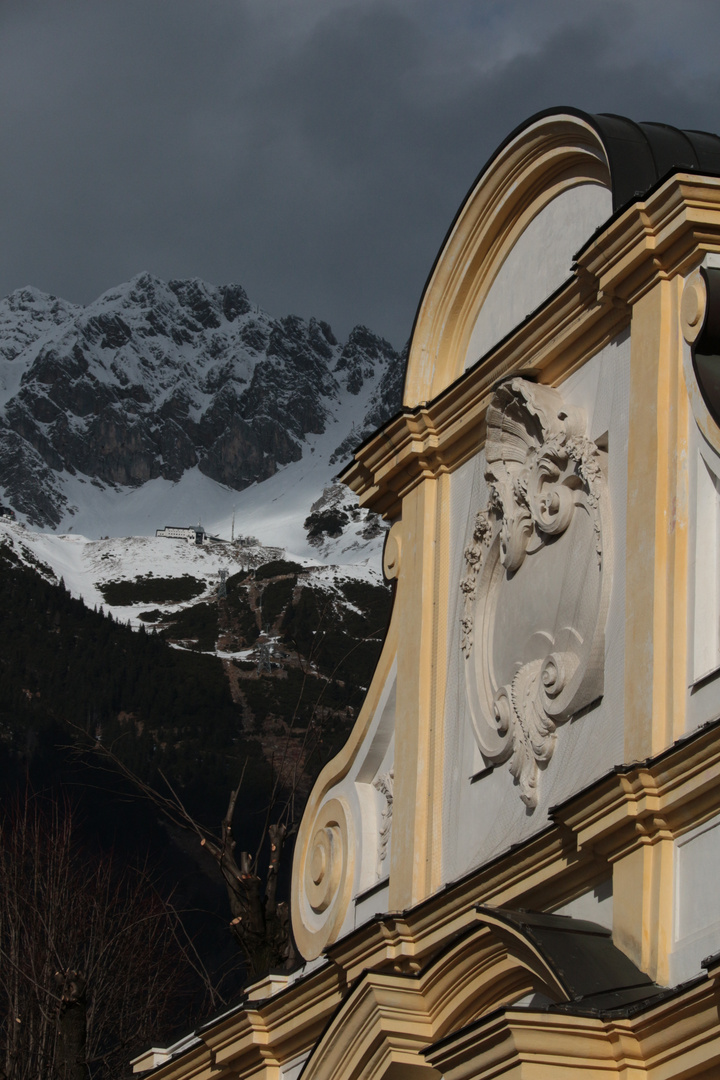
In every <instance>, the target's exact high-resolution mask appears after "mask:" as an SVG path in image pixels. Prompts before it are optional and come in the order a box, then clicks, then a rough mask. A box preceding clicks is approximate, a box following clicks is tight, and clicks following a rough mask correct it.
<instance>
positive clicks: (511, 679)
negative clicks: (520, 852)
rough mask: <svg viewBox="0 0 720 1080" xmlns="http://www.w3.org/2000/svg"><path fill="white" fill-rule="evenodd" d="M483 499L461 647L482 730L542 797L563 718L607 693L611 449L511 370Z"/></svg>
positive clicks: (576, 415)
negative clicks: (606, 461)
mask: <svg viewBox="0 0 720 1080" xmlns="http://www.w3.org/2000/svg"><path fill="white" fill-rule="evenodd" d="M485 455H486V464H487V469H486V473H485V476H486V480H487V482H488V485H489V494H488V500H487V505H486V506H485V507H483V508H481V509H480V510H479V511H478V513H477V514H476V517H475V521H474V526H473V533H472V537H471V540H470V543H469V544H468V546H467V547H466V549H465V553H464V555H465V564H466V572H465V576H464V577H463V579H462V581H461V584H460V589H461V592H462V595H463V610H462V615H461V648H462V651H463V654H464V656H465V660H466V686H467V689H468V698H469V702H470V709H471V714H472V718H473V726H474V730H475V735H476V738H477V741H478V744H479V746H480V749H481V751H482V753H483V755H484V756H485V757H486V759H487V760H489V761H490V762H492V763H494V764H500V763H502V762H504V761H508V762H509V768H510V772H511V774H512V776H513V778H514V779H515V782H516V783H517V784H518V787H519V790H520V796H521V798H522V800H523V802H524V803H525V804H526V805H527V806H528V807H534V806H536V805H537V800H538V779H539V774H540V771H541V769H542V768H544V767H545V766H546V765H547V763H548V762H549V761H550V759H551V758H552V754H553V750H554V748H555V743H556V738H557V725H558V724H559V723H561V722H563V721H565V720H567V719H569V718H570V716H572V715H574V714H575V713H576V712H577V711H578V710H579V709H581V708H583V707H584V706H586V705H588V704H589V703H590V702H591V701H592V700H594V699H596V698H597V697H599V696H600V694H601V693H602V677H603V649H602V642H603V627H604V617H605V612H606V607H607V594H608V587H609V572H608V571H609V567H608V559H607V552H606V550H604V549H605V548H606V547H607V543H608V541H607V537H606V535H605V534H606V532H607V529H604V527H603V518H604V517H606V516H607V507H606V502H607V498H606V493H605V476H604V470H603V461H602V458H603V454H602V452H601V451H600V450H599V449H598V447H597V446H596V445H595V443H593V442H592V441H591V440H590V439H588V438H587V436H586V431H585V417H584V414H583V413H582V411H581V410H580V409H577V408H574V407H571V406H568V405H566V404H565V403H564V401H563V399H562V397H561V396H560V394H559V393H558V391H557V390H554V389H553V388H552V387H547V386H542V385H538V384H535V383H531V382H528V381H527V380H525V379H521V378H514V379H512V380H510V381H509V382H507V383H504V384H502V385H501V386H500V387H499V388H498V390H497V391H496V393H495V395H494V398H493V401H492V403H491V405H490V407H489V409H488V414H487V440H486V445H485Z"/></svg>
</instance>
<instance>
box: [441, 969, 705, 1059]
mask: <svg viewBox="0 0 720 1080" xmlns="http://www.w3.org/2000/svg"><path fill="white" fill-rule="evenodd" d="M719 996H720V988H719V987H718V983H717V979H716V977H715V972H714V971H712V972H711V973H710V975H709V977H708V978H705V979H703V980H702V981H699V982H698V983H697V984H695V985H693V986H690V987H689V988H687V989H686V990H685V991H684V992H683V993H682V994H679V995H673V996H672V997H670V998H668V1000H666V1001H664V1002H661V1003H660V1004H659V1005H655V1006H654V1007H653V1008H651V1009H646V1010H644V1011H642V1012H640V1013H638V1014H636V1015H633V1016H630V1017H626V1018H625V1017H618V1018H616V1019H613V1018H612V1016H608V1015H607V1014H606V1015H604V1016H603V1015H591V1014H590V1010H588V1014H587V1015H562V1014H558V1013H555V1014H552V1013H543V1012H539V1011H537V1010H535V1009H517V1008H512V1007H510V1008H505V1009H502V1010H501V1011H500V1012H499V1013H497V1014H494V1015H493V1016H491V1017H489V1018H488V1020H487V1021H483V1020H481V1021H479V1022H478V1023H476V1024H473V1025H469V1026H468V1027H466V1028H464V1029H462V1030H460V1031H457V1032H456V1033H454V1034H453V1035H452V1036H451V1037H450V1038H447V1039H445V1040H443V1041H442V1042H439V1043H438V1044H437V1045H435V1046H431V1047H430V1048H429V1049H428V1050H427V1051H426V1053H425V1057H426V1059H427V1060H428V1062H429V1063H430V1064H432V1065H434V1067H435V1068H436V1069H437V1070H438V1072H440V1073H441V1074H442V1076H443V1077H444V1080H490V1078H495V1077H498V1076H502V1077H503V1078H504V1080H550V1078H552V1080H556V1078H557V1080H576V1078H577V1077H580V1076H582V1077H585V1076H593V1077H597V1078H598V1080H602V1078H605V1077H607V1078H608V1080H609V1078H610V1077H618V1078H622V1080H690V1078H691V1077H692V1078H693V1080H714V1078H715V1077H717V1075H718V1067H719V1064H720V1041H719V1036H720V1022H719V1021H718V1003H719Z"/></svg>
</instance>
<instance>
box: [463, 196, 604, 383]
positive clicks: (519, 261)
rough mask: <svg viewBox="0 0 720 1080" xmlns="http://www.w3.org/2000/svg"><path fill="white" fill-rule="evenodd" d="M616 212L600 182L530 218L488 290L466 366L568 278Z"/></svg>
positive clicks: (554, 201)
mask: <svg viewBox="0 0 720 1080" xmlns="http://www.w3.org/2000/svg"><path fill="white" fill-rule="evenodd" d="M611 214H612V195H611V193H610V191H609V190H608V189H607V188H605V187H602V186H601V185H600V184H580V185H578V186H577V187H573V188H569V189H568V190H567V191H564V192H563V193H562V194H561V195H558V196H557V198H555V199H553V200H552V201H551V202H550V203H548V205H547V206H546V207H545V208H544V209H543V210H541V211H540V213H539V214H536V216H535V217H534V218H533V219H532V221H531V222H530V224H529V225H528V227H527V228H526V229H525V230H524V232H523V233H522V235H521V236H520V237H519V239H518V240H517V242H516V243H515V244H514V245H513V247H512V249H511V251H510V253H509V254H508V256H507V258H506V259H505V262H504V263H503V264H502V266H501V267H500V269H499V271H498V273H497V275H496V277H495V280H494V281H493V283H492V285H491V286H490V290H489V292H488V295H487V297H486V298H485V303H484V304H483V306H482V308H481V310H480V313H479V315H478V318H477V321H476V323H475V327H474V329H473V332H472V336H471V338H470V345H469V347H468V352H467V357H466V361H465V367H466V368H468V367H470V366H471V365H472V364H474V363H475V361H476V360H479V359H480V357H481V356H484V355H485V353H486V352H487V351H488V350H489V349H491V348H492V346H493V345H496V344H497V343H498V341H500V340H501V339H502V338H503V337H505V335H506V334H507V333H509V331H510V330H512V329H513V327H515V326H517V325H518V323H521V322H522V321H523V319H524V318H525V317H526V315H529V314H530V312H531V311H534V310H535V308H537V307H539V305H540V304H542V302H543V301H544V300H547V298H548V296H551V295H552V293H554V292H555V290H556V289H557V288H559V287H560V285H562V284H563V282H564V281H566V280H567V279H568V278H569V277H570V271H571V267H572V263H573V257H574V255H575V253H576V252H577V251H579V249H580V248H581V247H582V245H583V244H584V243H585V242H586V241H587V239H588V237H589V236H592V234H593V232H594V231H595V229H597V228H598V226H600V225H602V223H603V222H604V221H606V220H607V219H608V218H609V217H610V215H611Z"/></svg>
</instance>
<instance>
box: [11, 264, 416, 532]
mask: <svg viewBox="0 0 720 1080" xmlns="http://www.w3.org/2000/svg"><path fill="white" fill-rule="evenodd" d="M403 374H404V363H403V358H402V357H401V356H400V355H399V354H398V353H397V352H395V350H394V349H393V348H392V347H391V346H390V345H389V344H388V342H386V341H383V340H382V339H381V338H379V337H377V336H376V335H375V334H373V333H371V331H369V330H367V329H366V328H364V327H356V328H355V329H354V330H353V331H352V333H351V334H350V337H349V338H348V340H347V341H346V342H344V343H343V342H339V341H337V339H336V338H335V336H334V335H333V332H332V330H331V329H330V327H329V326H328V324H327V323H325V322H321V321H317V320H315V319H310V320H309V321H305V320H303V319H300V318H298V317H297V316H293V315H290V316H287V317H285V318H281V319H273V318H271V317H270V316H269V315H267V314H265V313H264V312H263V311H260V310H259V309H258V308H257V307H256V306H255V305H253V304H251V302H250V300H249V299H248V297H247V295H246V294H245V292H244V290H243V289H242V288H241V287H240V286H238V285H225V286H219V287H216V286H212V285H208V284H206V283H205V282H202V281H198V280H191V281H170V282H167V283H165V282H163V281H160V280H159V279H157V278H154V277H152V276H151V275H149V274H140V275H138V276H137V277H135V278H133V279H132V280H131V281H130V282H128V283H126V284H124V285H121V286H119V287H118V288H116V289H112V290H110V291H109V292H107V293H105V294H104V295H103V296H101V297H100V298H99V299H98V300H96V301H95V302H94V303H93V304H90V305H88V306H87V307H80V306H77V305H73V304H69V303H67V302H65V301H63V300H59V299H57V298H55V297H51V296H48V295H46V294H44V293H41V292H39V291H38V290H36V289H31V288H28V289H22V290H18V291H17V292H14V293H12V294H11V295H10V296H8V297H7V298H6V299H5V300H3V301H2V302H0V488H2V489H3V490H4V500H3V501H5V502H6V503H9V504H10V505H12V506H13V508H14V509H15V510H16V511H18V512H20V513H21V514H24V515H25V516H26V517H27V519H28V521H29V522H30V523H31V524H35V525H40V526H46V527H47V526H50V527H52V526H53V525H56V524H58V522H59V521H60V519H61V517H62V513H63V509H64V506H65V505H66V501H67V500H66V496H65V494H64V490H63V478H64V477H65V478H67V476H68V475H70V476H74V475H77V474H81V475H82V476H84V477H87V478H88V479H89V480H90V481H91V482H92V483H94V484H96V485H100V486H108V487H110V486H118V485H119V486H128V487H137V486H139V485H142V484H143V483H145V482H146V481H148V480H151V479H154V478H156V477H164V478H165V479H167V480H178V479H180V477H181V476H182V475H183V473H184V472H185V471H186V470H188V469H191V468H194V467H197V468H198V469H199V470H200V471H201V472H202V473H204V474H205V475H206V476H209V477H211V478H212V479H214V480H216V481H218V482H219V483H222V484H225V485H227V486H228V487H230V488H234V489H235V490H238V491H240V490H242V489H243V488H245V487H247V486H248V485H250V484H252V483H253V482H255V481H261V480H263V479H266V478H267V477H269V476H271V475H273V473H275V472H276V470H277V469H278V467H279V466H281V465H284V464H287V463H288V462H291V461H297V460H299V459H300V458H301V457H302V455H303V452H304V451H305V450H306V443H305V439H306V436H307V435H309V434H311V433H315V434H318V433H322V432H323V431H325V429H326V426H327V424H328V422H329V421H330V419H335V418H337V417H338V416H339V415H342V414H343V412H346V411H348V406H349V403H352V402H354V403H355V405H356V408H355V409H354V410H351V411H353V413H354V416H353V423H354V427H353V433H352V435H351V436H350V437H349V439H348V440H346V442H347V445H346V444H345V443H343V444H342V445H341V446H340V447H338V449H337V450H336V452H335V455H334V456H333V459H332V460H333V461H334V460H337V461H340V460H341V459H342V457H343V456H347V454H348V453H349V452H350V451H351V449H352V446H351V444H355V443H357V442H358V441H359V440H360V438H361V437H362V436H364V435H365V434H366V433H368V432H369V430H370V429H372V428H374V427H376V426H377V425H378V424H379V423H381V422H382V421H383V420H384V419H386V418H387V417H388V416H389V415H391V414H392V413H393V412H395V411H396V410H397V409H398V408H399V405H400V388H401V385H402V378H403Z"/></svg>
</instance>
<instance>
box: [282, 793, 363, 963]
mask: <svg viewBox="0 0 720 1080" xmlns="http://www.w3.org/2000/svg"><path fill="white" fill-rule="evenodd" d="M307 835H308V836H309V840H308V842H307V843H306V845H303V846H302V847H301V848H300V850H299V851H298V853H297V855H296V858H297V857H298V855H299V857H300V859H301V860H302V867H301V881H302V889H301V890H300V895H299V897H294V898H293V899H294V900H296V901H297V905H296V906H297V912H295V911H294V913H293V926H294V930H295V936H296V938H297V939H298V945H299V947H300V949H301V952H302V953H303V955H304V956H305V957H306V958H307V959H308V960H310V959H313V958H314V957H316V956H319V954H320V953H321V952H322V950H323V948H324V947H325V945H326V944H327V943H328V942H329V941H331V940H333V939H334V937H335V936H336V934H337V932H338V931H339V929H340V927H341V926H342V923H343V920H344V918H345V915H346V913H347V909H348V904H349V902H350V896H351V891H352V882H353V873H354V848H355V844H354V840H353V830H352V818H351V814H350V811H349V808H348V807H347V805H346V803H345V800H344V799H342V798H332V799H328V800H327V801H326V802H323V803H322V804H321V805H320V807H319V809H318V811H317V814H316V815H315V819H314V821H313V822H312V825H311V826H310V829H309V831H308V834H307ZM301 841H302V837H299V843H301Z"/></svg>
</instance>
